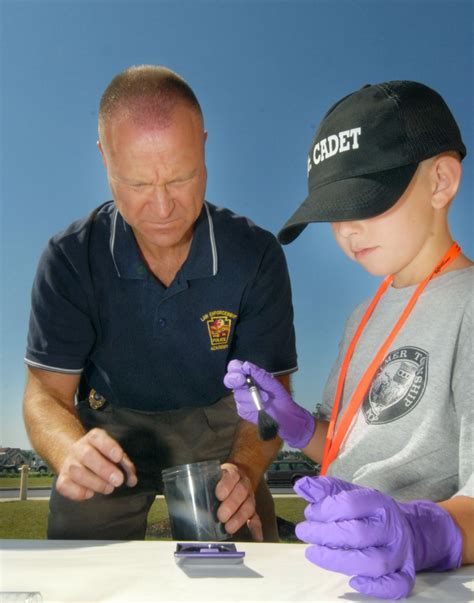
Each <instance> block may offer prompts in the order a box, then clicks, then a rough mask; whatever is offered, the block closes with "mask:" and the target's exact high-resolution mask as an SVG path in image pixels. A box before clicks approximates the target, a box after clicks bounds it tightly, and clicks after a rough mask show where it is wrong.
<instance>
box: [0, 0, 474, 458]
mask: <svg viewBox="0 0 474 603" xmlns="http://www.w3.org/2000/svg"><path fill="white" fill-rule="evenodd" d="M473 6H474V4H473V3H472V2H471V0H358V1H355V0H348V1H346V0H327V1H323V0H321V1H320V0H308V1H306V0H289V1H276V0H252V1H237V0H173V1H160V0H156V1H149V2H142V1H140V0H135V1H132V0H129V1H115V0H109V1H103V2H100V1H79V0H75V1H71V0H62V1H57V2H50V1H47V0H42V1H41V2H35V1H32V2H26V1H21V0H11V1H8V0H3V1H2V2H1V22H2V32H1V40H2V42H1V48H0V51H1V52H0V54H1V62H2V64H1V77H2V101H1V113H2V122H1V127H2V133H1V140H2V143H1V162H2V163H1V175H2V182H1V186H2V189H1V204H2V205H1V245H2V251H1V270H2V274H1V283H2V293H1V295H2V297H1V315H2V325H1V333H2V339H1V399H0V402H1V411H2V416H1V418H2V427H1V432H0V445H3V446H21V447H29V444H28V441H27V437H26V433H25V430H24V428H23V423H22V418H21V398H22V393H23V387H24V378H25V369H24V365H23V355H24V348H25V340H26V332H27V324H28V315H29V303H30V300H29V296H30V289H31V283H32V279H33V276H34V273H35V269H36V264H37V261H38V258H39V254H40V253H41V250H42V249H43V247H44V246H45V244H46V242H47V240H48V238H49V237H50V236H51V235H52V234H54V233H55V232H57V231H59V230H61V229H63V228H64V227H66V226H67V225H68V224H69V223H70V222H71V221H72V220H74V219H76V218H78V217H81V216H83V215H85V214H86V213H87V212H89V210H91V209H92V208H93V207H95V206H97V205H99V204H100V203H102V202H103V201H104V200H106V199H109V198H110V193H109V191H108V186H107V181H106V177H105V173H104V170H103V167H102V163H101V160H100V157H99V154H98V152H97V150H96V144H95V143H96V137H97V125H96V121H97V107H98V102H99V98H100V95H101V94H102V92H103V90H104V88H105V87H106V86H107V84H108V83H109V81H110V80H111V78H112V77H113V76H114V75H115V74H116V73H118V72H119V71H121V70H122V69H124V68H126V67H128V66H130V65H133V64H142V63H154V64H162V65H166V66H168V67H170V68H172V69H174V70H175V71H177V72H178V73H180V74H181V75H182V76H183V77H184V78H185V79H187V80H188V82H189V83H190V84H191V86H192V87H193V88H194V90H195V92H196V94H197V96H198V98H199V99H200V102H201V105H202V107H203V110H204V114H205V121H206V128H207V130H208V132H209V139H208V143H207V165H208V171H209V181H208V189H207V198H208V199H209V200H210V201H211V202H213V203H215V204H217V205H224V206H227V207H229V208H231V209H232V210H234V211H235V212H237V213H240V214H244V215H247V216H249V217H250V218H251V219H252V220H254V221H255V222H257V223H258V224H259V225H261V226H263V227H265V228H267V229H269V230H271V231H272V232H276V231H277V230H278V229H279V228H280V227H281V226H282V224H283V223H284V222H285V221H286V219H287V218H288V217H289V215H290V214H291V213H292V212H293V211H294V209H295V208H296V206H297V205H298V204H299V203H300V202H301V201H302V200H303V199H304V197H305V196H306V155H307V152H308V149H309V146H310V143H311V140H312V137H313V135H314V132H315V129H316V126H317V125H318V123H319V121H320V119H321V118H322V116H323V114H324V113H325V111H326V110H327V109H328V108H329V106H330V105H331V104H332V103H333V102H334V101H336V100H338V99H339V98H340V97H342V96H343V95H345V94H347V93H349V92H351V91H353V90H355V89H357V88H359V87H360V86H362V85H363V84H366V83H375V82H380V81H384V80H389V79H413V80H418V81H422V82H424V83H426V84H428V85H430V86H432V87H433V88H435V89H436V90H438V91H439V92H440V93H441V94H442V95H443V96H444V98H445V99H446V101H447V102H448V104H449V105H450V107H451V109H452V111H453V113H454V114H455V116H456V118H457V120H458V123H459V125H460V127H461V131H462V132H463V137H464V141H465V143H466V146H467V148H468V157H467V158H466V160H465V162H464V178H463V183H462V186H461V190H460V193H459V195H458V198H457V199H456V201H455V204H454V206H453V208H452V210H451V226H452V231H453V234H454V236H455V238H457V240H458V241H459V242H460V243H461V245H462V246H463V249H464V251H465V252H467V254H468V255H470V256H471V257H472V256H474V240H473V236H472V233H473V224H474V221H473V210H472V198H473V194H472V193H473V177H472V172H473V157H472V154H473V151H474V145H473V128H472V123H473V120H472V103H473V92H474V90H473V88H474V86H473V82H474V75H473V74H474V69H473V67H474V66H473V39H474V38H473V33H474V32H473V22H474V20H473V16H474V15H473ZM285 253H286V256H287V259H288V264H289V269H290V274H291V279H292V286H293V293H294V306H295V327H296V335H297V345H298V354H299V366H300V370H299V372H298V373H297V374H296V375H295V377H294V390H295V397H296V399H297V400H298V402H300V403H301V404H303V405H304V406H306V407H307V408H310V409H312V408H313V407H314V404H315V403H316V402H317V401H319V400H320V397H321V393H322V389H323V386H324V382H325V379H326V376H327V374H328V372H329V369H330V367H331V364H332V362H333V360H334V358H335V355H336V352H337V345H338V342H339V339H340V336H341V332H342V329H343V325H344V321H345V318H346V317H347V315H348V314H349V312H350V311H351V309H352V308H353V306H354V305H355V304H357V303H359V302H360V301H361V300H363V299H364V298H365V297H367V296H369V295H371V294H372V292H373V291H374V290H375V288H376V286H377V283H378V279H376V278H374V277H371V276H369V275H367V274H365V273H364V272H363V270H362V269H361V268H359V267H358V266H356V265H355V264H353V263H351V262H350V261H349V260H348V259H346V258H345V257H344V256H343V255H342V252H340V251H339V250H338V248H337V246H336V244H335V242H334V241H333V239H332V236H331V234H330V230H329V227H328V226H327V225H313V226H310V227H308V228H307V229H306V231H305V232H304V233H303V234H302V235H301V236H300V237H299V238H298V239H297V240H296V242H294V243H293V244H291V245H290V246H287V247H285Z"/></svg>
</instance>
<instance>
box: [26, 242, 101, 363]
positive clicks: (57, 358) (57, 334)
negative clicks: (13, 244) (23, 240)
mask: <svg viewBox="0 0 474 603" xmlns="http://www.w3.org/2000/svg"><path fill="white" fill-rule="evenodd" d="M94 341H95V330H94V327H93V324H92V321H91V317H90V312H89V306H88V301H87V295H86V292H85V290H84V288H83V285H82V284H81V279H80V276H79V271H78V270H77V267H75V266H74V264H73V262H72V261H71V260H70V259H69V258H68V257H67V256H66V254H65V253H64V251H63V250H62V249H61V248H60V247H59V246H58V245H57V244H55V243H54V242H53V241H50V242H49V244H48V246H47V247H46V249H45V251H44V252H43V254H42V256H41V259H40V261H39V264H38V269H37V272H36V277H35V280H34V284H33V289H32V294H31V314H30V322H29V331H28V342H27V349H26V356H25V362H26V364H28V365H30V366H33V367H37V368H42V369H45V370H50V371H57V372H64V373H80V372H81V371H82V369H83V367H84V363H85V360H86V357H87V356H88V354H89V352H90V350H91V348H92V346H93V344H94Z"/></svg>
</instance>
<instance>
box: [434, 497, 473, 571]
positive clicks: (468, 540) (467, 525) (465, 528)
mask: <svg viewBox="0 0 474 603" xmlns="http://www.w3.org/2000/svg"><path fill="white" fill-rule="evenodd" d="M438 504H439V506H440V507H442V508H443V509H444V510H445V511H447V512H448V513H449V514H450V515H451V517H452V518H453V521H454V523H455V524H456V525H457V527H458V528H459V530H460V532H461V534H462V564H463V565H470V564H471V563H474V498H471V497H470V496H454V497H453V498H450V499H449V500H444V501H442V502H440V503H438Z"/></svg>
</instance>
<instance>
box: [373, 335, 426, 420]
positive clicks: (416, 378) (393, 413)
mask: <svg viewBox="0 0 474 603" xmlns="http://www.w3.org/2000/svg"><path fill="white" fill-rule="evenodd" d="M427 380H428V353H427V352H425V351H424V350H420V348H415V347H404V348H399V349H398V350H394V351H393V352H390V353H389V354H388V355H387V356H386V358H385V360H384V361H383V363H382V364H381V365H380V367H379V369H378V371H377V373H376V375H375V377H374V379H373V381H372V384H371V386H370V388H369V391H368V393H367V394H366V396H365V399H364V402H363V404H362V412H363V413H364V417H365V420H366V421H367V423H370V424H371V425H382V424H383V423H390V422H392V421H396V420H397V419H400V418H401V417H403V416H405V415H406V414H407V413H409V412H410V411H411V410H413V409H414V408H415V406H416V405H417V404H418V402H419V401H420V400H421V398H422V396H423V394H424V391H425V388H426V383H427Z"/></svg>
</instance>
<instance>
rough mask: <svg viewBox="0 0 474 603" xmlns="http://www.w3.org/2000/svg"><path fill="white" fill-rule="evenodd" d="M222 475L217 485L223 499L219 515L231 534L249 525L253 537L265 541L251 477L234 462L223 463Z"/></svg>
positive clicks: (219, 494) (218, 495)
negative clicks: (256, 508)
mask: <svg viewBox="0 0 474 603" xmlns="http://www.w3.org/2000/svg"><path fill="white" fill-rule="evenodd" d="M221 468H222V477H221V479H220V481H219V483H218V484H217V486H216V496H217V498H218V499H219V500H220V501H222V502H221V504H220V506H219V510H218V512H217V517H218V519H219V521H222V522H223V523H224V524H225V529H226V531H227V532H228V533H229V534H234V533H235V532H237V530H238V529H239V528H241V527H242V526H243V525H247V526H248V528H249V530H250V533H251V535H252V538H253V539H254V540H256V541H257V542H262V541H263V531H262V523H261V521H260V518H259V516H258V515H257V513H256V511H255V495H254V492H253V489H252V484H251V482H250V479H249V478H248V477H247V476H246V475H244V473H243V471H242V470H241V469H239V468H238V467H237V465H233V464H232V463H224V464H223V465H221Z"/></svg>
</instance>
